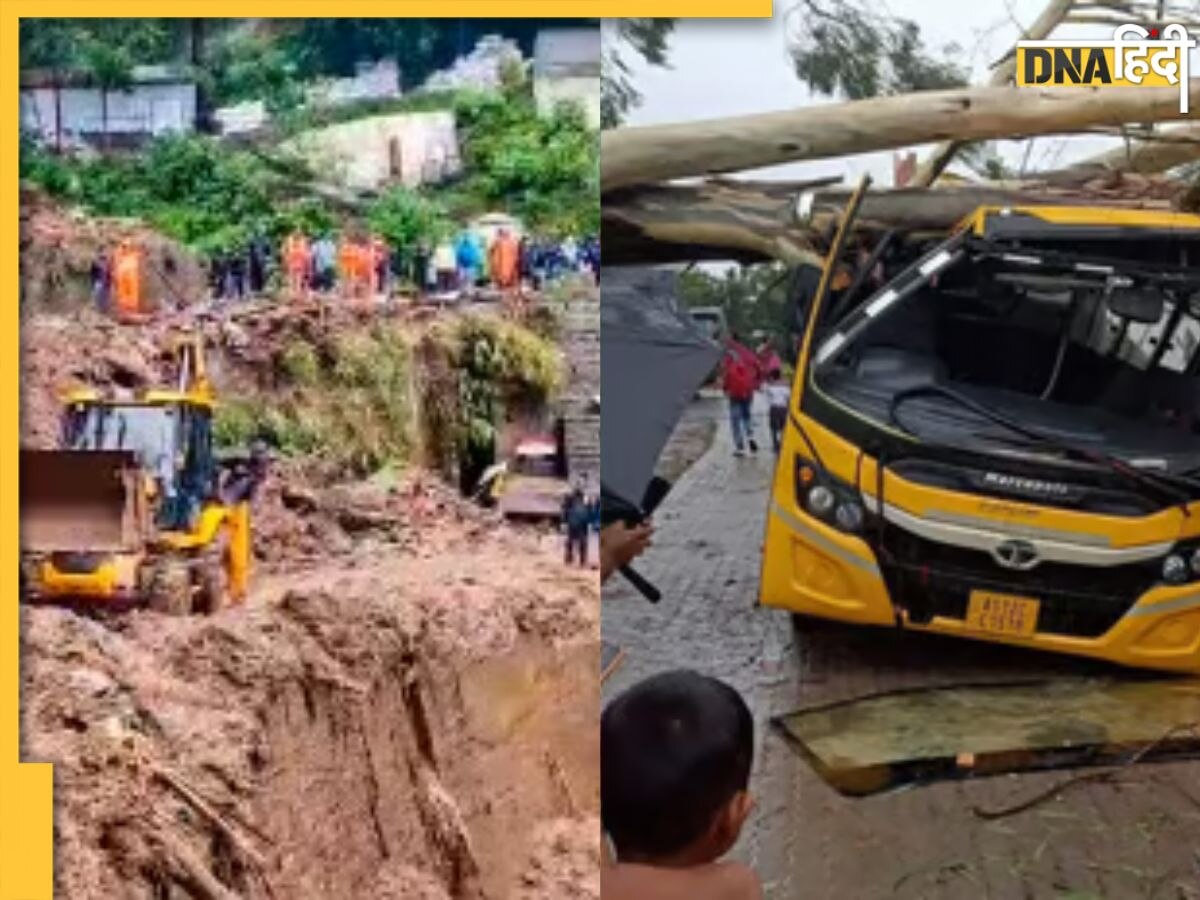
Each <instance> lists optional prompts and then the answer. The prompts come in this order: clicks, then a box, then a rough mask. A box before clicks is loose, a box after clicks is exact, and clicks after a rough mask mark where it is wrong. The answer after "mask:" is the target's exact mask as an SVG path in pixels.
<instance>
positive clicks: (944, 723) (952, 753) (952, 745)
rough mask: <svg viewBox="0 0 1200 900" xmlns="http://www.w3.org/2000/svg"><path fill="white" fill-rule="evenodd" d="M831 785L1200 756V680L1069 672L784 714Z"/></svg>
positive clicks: (850, 789)
mask: <svg viewBox="0 0 1200 900" xmlns="http://www.w3.org/2000/svg"><path fill="white" fill-rule="evenodd" d="M775 724H776V726H777V727H779V728H780V729H781V730H782V732H783V734H784V735H785V736H786V737H787V738H789V740H790V742H791V743H792V745H793V746H794V747H795V748H797V749H798V750H799V751H800V752H801V753H802V754H803V755H804V757H805V758H806V759H807V760H808V761H809V763H810V764H811V765H812V766H813V768H814V770H815V771H816V772H817V773H818V774H819V775H820V776H821V777H822V778H823V779H824V780H825V781H826V782H828V783H829V784H830V785H832V786H833V787H834V788H836V789H837V790H838V791H840V792H841V793H843V794H849V795H854V796H861V795H866V794H873V793H877V792H879V791H883V790H887V789H889V788H894V787H898V786H901V785H905V784H913V783H921V782H928V781H936V780H941V779H949V778H964V777H971V776H975V775H994V774H1000V773H1004V772H1018V771H1030V770H1037V769H1058V768H1069V767H1073V766H1082V765H1099V764H1118V765H1119V764H1122V763H1125V762H1131V761H1136V762H1141V761H1149V760H1153V759H1164V758H1179V757H1181V756H1182V757H1190V758H1193V757H1200V679H1191V678H1188V679H1182V678H1181V679H1171V680H1164V679H1155V680H1149V679H1146V680H1139V679H1134V678H1131V679H1128V680H1122V679H1115V678H1114V679H1109V678H1104V679H1066V680H1057V681H1044V682H1042V681H1040V682H1035V683H1028V684H1018V685H1013V684H1005V685H969V686H962V687H948V688H935V689H922V690H909V691H896V692H889V693H884V694H878V695H873V696H869V697H864V698H861V699H856V700H850V701H844V702H840V703H833V704H829V705H825V706H819V707H813V708H810V709H803V710H799V711H797V712H795V713H791V714H789V715H785V716H780V717H778V718H777V719H776V720H775Z"/></svg>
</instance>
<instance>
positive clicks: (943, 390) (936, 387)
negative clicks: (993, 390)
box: [888, 384, 1200, 513]
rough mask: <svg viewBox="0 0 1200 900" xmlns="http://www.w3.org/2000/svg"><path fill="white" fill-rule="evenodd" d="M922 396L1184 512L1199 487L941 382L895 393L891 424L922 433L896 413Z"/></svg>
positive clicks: (891, 408)
mask: <svg viewBox="0 0 1200 900" xmlns="http://www.w3.org/2000/svg"><path fill="white" fill-rule="evenodd" d="M921 396H937V397H944V398H945V399H947V400H950V401H953V402H954V403H957V404H958V405H959V406H961V407H963V408H964V409H968V410H970V411H971V412H973V413H975V414H976V415H978V416H980V417H981V418H984V419H987V420H988V421H990V422H994V423H995V424H997V425H999V426H1001V427H1002V428H1007V429H1008V430H1009V431H1011V432H1012V433H1014V434H1019V435H1021V436H1022V437H1024V438H1026V439H1028V440H1029V441H1031V442H1033V443H1034V444H1040V445H1041V446H1044V447H1052V448H1054V449H1056V450H1059V451H1060V452H1062V453H1064V454H1067V455H1069V456H1074V457H1075V458H1077V459H1081V460H1083V461H1084V462H1088V463H1091V464H1092V465H1097V466H1103V467H1105V468H1107V469H1109V470H1110V471H1112V472H1115V473H1117V474H1118V475H1120V476H1122V477H1123V478H1126V479H1128V480H1129V481H1132V482H1135V483H1137V484H1139V485H1141V486H1142V487H1147V488H1151V489H1153V490H1155V491H1156V492H1158V493H1162V494H1165V495H1168V496H1170V497H1171V498H1172V499H1173V500H1174V502H1176V503H1178V504H1179V505H1180V507H1181V508H1182V509H1183V510H1184V512H1185V513H1186V511H1187V504H1188V503H1189V502H1191V500H1192V499H1193V496H1194V492H1196V491H1200V482H1197V481H1196V480H1194V479H1191V478H1187V477H1185V476H1182V475H1170V474H1166V473H1161V472H1154V473H1151V472H1146V471H1143V470H1142V469H1137V468H1134V467H1133V466H1131V465H1129V464H1128V463H1127V462H1125V461H1124V460H1122V459H1118V458H1117V457H1115V456H1109V455H1108V454H1107V453H1101V452H1098V451H1095V450H1088V449H1087V448H1084V447H1077V446H1075V445H1074V444H1072V443H1070V442H1069V441H1063V440H1060V439H1059V438H1056V437H1053V436H1051V435H1048V434H1044V433H1043V432H1040V431H1037V430H1036V429H1033V428H1029V427H1028V426H1025V425H1022V424H1021V423H1019V422H1014V421H1013V420H1012V419H1010V418H1008V417H1007V416H1005V415H1003V414H1002V413H998V412H996V411H995V410H992V409H989V408H988V407H987V406H985V405H984V404H982V403H980V402H978V401H977V400H973V399H971V398H970V397H967V396H965V395H963V394H960V393H959V392H958V391H954V390H951V389H950V388H947V387H944V386H942V385H940V384H923V385H918V386H917V387H912V388H908V389H906V390H903V391H897V392H896V394H895V395H893V397H892V402H891V404H890V405H889V407H888V419H889V421H890V423H891V424H893V425H895V426H897V427H898V428H900V429H901V430H903V431H905V432H906V433H908V434H912V435H913V437H919V435H915V434H913V433H912V432H911V431H909V430H908V429H907V428H905V427H904V424H903V423H902V422H901V421H900V420H899V419H898V418H897V416H896V410H897V409H898V408H899V407H900V405H901V404H903V403H905V402H906V401H908V400H912V399H913V398H915V397H921Z"/></svg>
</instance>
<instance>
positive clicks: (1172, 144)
mask: <svg viewBox="0 0 1200 900" xmlns="http://www.w3.org/2000/svg"><path fill="white" fill-rule="evenodd" d="M1197 159H1200V122H1189V123H1187V124H1186V125H1177V126H1175V127H1173V128H1164V129H1162V130H1161V131H1159V132H1157V133H1156V134H1155V135H1154V136H1153V137H1148V138H1137V137H1134V138H1133V139H1132V140H1131V141H1130V142H1129V143H1128V145H1122V146H1120V147H1114V148H1113V149H1112V150H1109V151H1107V152H1105V153H1101V154H1100V155H1099V156H1093V157H1090V158H1089V159H1086V160H1083V161H1081V162H1079V163H1076V164H1075V165H1074V166H1070V167H1069V168H1071V169H1079V168H1092V169H1095V170H1097V171H1101V170H1103V171H1109V172H1139V173H1142V174H1153V173H1155V172H1165V171H1167V169H1173V168H1175V167H1176V166H1181V165H1183V164H1184V163H1188V162H1192V161H1193V160H1197Z"/></svg>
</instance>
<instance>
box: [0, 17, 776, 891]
mask: <svg viewBox="0 0 1200 900" xmlns="http://www.w3.org/2000/svg"><path fill="white" fill-rule="evenodd" d="M169 9H170V15H171V16H173V17H183V16H188V15H199V16H204V17H208V18H226V17H227V18H236V17H243V16H246V15H249V14H253V15H256V16H262V17H275V18H299V17H307V16H316V15H321V14H322V13H333V14H334V15H336V16H343V17H350V16H361V17H371V16H377V17H389V16H406V17H418V16H428V17H430V18H449V17H451V16H453V17H455V18H457V17H460V16H461V17H478V18H495V17H498V16H505V17H509V18H522V17H525V18H540V17H543V16H545V17H555V18H591V17H604V16H643V17H646V16H657V17H693V18H722V17H723V18H764V17H770V16H771V12H772V0H738V2H736V3H735V2H733V0H636V2H635V0H504V2H502V0H456V2H454V3H447V2H435V0H393V2H384V0H341V2H339V3H336V4H335V3H333V2H331V0H290V2H287V3H284V2H281V0H251V2H249V3H247V2H245V0H241V2H233V0H209V2H198V0H175V2H172V3H171V4H170V5H169ZM164 11H165V10H164V4H163V2H162V0H153V2H152V0H114V2H96V0H90V2H89V0H40V2H31V0H3V2H2V5H0V64H2V69H0V94H2V95H3V96H4V97H5V98H7V99H6V100H5V102H4V108H5V109H7V110H8V112H7V121H8V122H9V123H10V125H9V130H8V131H7V136H6V138H5V140H4V147H5V149H6V151H7V152H6V153H5V154H4V166H3V174H2V175H0V178H2V179H3V198H4V222H3V235H4V245H3V248H2V249H0V260H2V261H3V267H2V270H3V271H4V272H5V273H6V275H7V277H6V279H5V283H6V284H8V286H9V288H8V291H7V292H6V294H5V297H4V302H3V305H2V306H3V320H2V321H3V324H2V326H0V329H2V332H3V341H4V344H3V352H0V379H2V381H0V383H2V384H3V419H2V422H3V431H2V432H0V441H3V446H4V451H3V453H0V540H3V544H4V546H3V551H2V556H0V579H2V581H0V583H3V584H8V585H10V586H11V588H10V589H11V590H13V593H12V594H9V595H8V596H9V597H10V600H9V602H7V603H5V604H4V605H3V612H2V614H0V900H42V898H47V897H51V896H53V881H54V877H53V865H54V849H53V839H54V834H53V771H52V767H51V766H50V765H49V764H46V763H24V764H22V763H20V761H19V760H20V744H19V735H20V724H19V722H20V720H19V716H20V695H19V691H20V661H19V650H18V648H19V608H18V603H17V594H16V590H15V588H16V585H17V583H18V576H17V571H18V565H19V552H18V534H17V521H18V491H17V456H18V454H17V453H16V449H17V447H18V446H19V443H20V429H19V422H18V389H19V388H18V385H19V358H20V357H19V337H18V332H19V325H20V314H19V303H18V297H19V296H20V283H19V276H18V265H19V260H18V246H19V244H18V235H17V229H18V206H19V200H18V190H19V174H18V173H19V169H18V159H17V157H18V147H19V143H18V135H19V128H18V127H17V123H18V122H19V121H20V98H19V92H18V83H19V54H18V46H17V44H18V36H19V27H18V26H19V20H20V19H21V18H22V17H28V18H35V17H51V16H63V17H70V16H78V17H87V16H96V15H97V14H98V13H100V12H103V13H105V14H109V15H112V14H116V15H118V16H123V17H130V18H136V17H142V16H146V17H152V16H163V14H164Z"/></svg>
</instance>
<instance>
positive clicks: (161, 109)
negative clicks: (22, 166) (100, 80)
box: [21, 84, 196, 143]
mask: <svg viewBox="0 0 1200 900" xmlns="http://www.w3.org/2000/svg"><path fill="white" fill-rule="evenodd" d="M54 93H55V92H54V89H53V88H48V87H37V88H30V89H25V90H22V91H21V127H22V129H23V130H25V131H28V132H31V133H34V134H37V135H40V136H41V137H42V138H43V139H44V140H46V141H48V142H50V141H53V140H54V139H55V133H56V131H57V125H56V122H55V98H54ZM59 106H60V107H61V109H62V119H63V121H62V133H63V138H64V140H67V141H69V142H72V143H75V142H82V143H86V142H90V141H94V140H95V139H96V138H97V137H98V136H99V135H100V134H101V132H102V131H103V119H104V117H103V114H102V110H103V103H102V100H101V92H100V90H99V89H97V88H62V89H61V90H60V91H59ZM195 119H196V86H195V85H194V84H141V85H136V86H135V87H134V88H133V89H132V90H130V91H128V92H123V91H110V92H109V94H108V131H109V133H110V134H112V135H114V136H118V137H121V136H127V137H128V136H141V135H159V134H166V133H169V132H182V131H191V130H192V127H193V123H194V122H195Z"/></svg>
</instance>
